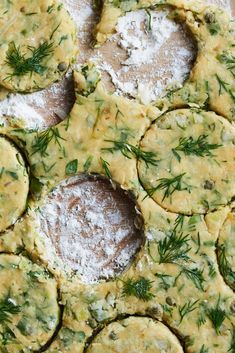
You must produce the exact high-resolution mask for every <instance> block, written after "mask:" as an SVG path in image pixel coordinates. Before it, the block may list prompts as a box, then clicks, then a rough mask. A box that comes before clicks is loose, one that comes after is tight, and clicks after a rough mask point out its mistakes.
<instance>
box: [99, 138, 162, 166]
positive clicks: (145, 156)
mask: <svg viewBox="0 0 235 353" xmlns="http://www.w3.org/2000/svg"><path fill="white" fill-rule="evenodd" d="M105 141H106V142H110V143H113V145H114V146H113V147H106V148H102V150H103V151H107V152H110V153H112V154H113V153H114V152H116V151H120V152H121V153H122V154H123V156H124V157H126V158H128V159H131V157H132V156H135V157H136V158H137V159H138V160H140V159H141V160H143V161H144V162H145V164H146V166H147V167H148V166H149V164H151V165H154V166H157V165H158V162H159V161H158V160H157V159H156V154H155V153H154V152H151V151H142V150H141V149H140V148H138V147H135V146H133V145H131V144H130V143H128V142H125V141H113V140H105Z"/></svg>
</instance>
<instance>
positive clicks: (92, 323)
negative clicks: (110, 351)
mask: <svg viewBox="0 0 235 353" xmlns="http://www.w3.org/2000/svg"><path fill="white" fill-rule="evenodd" d="M88 324H89V326H90V327H91V328H96V327H97V322H96V320H95V319H91V318H90V319H89V320H88Z"/></svg>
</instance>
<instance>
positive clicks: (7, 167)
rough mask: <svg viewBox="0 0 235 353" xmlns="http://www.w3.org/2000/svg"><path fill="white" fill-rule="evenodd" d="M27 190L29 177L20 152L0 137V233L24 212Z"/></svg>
mask: <svg viewBox="0 0 235 353" xmlns="http://www.w3.org/2000/svg"><path fill="white" fill-rule="evenodd" d="M28 190H29V177H28V173H27V168H26V165H25V162H24V160H23V158H22V156H21V154H20V152H19V151H18V150H17V149H16V148H15V147H14V146H13V145H12V144H11V143H10V142H9V141H8V140H6V139H5V138H4V137H0V201H1V202H0V232H1V231H3V230H5V229H6V228H7V227H9V226H10V225H12V224H14V223H15V221H16V220H17V219H18V218H19V217H20V216H21V214H22V213H23V212H24V210H25V208H26V202H27V197H28Z"/></svg>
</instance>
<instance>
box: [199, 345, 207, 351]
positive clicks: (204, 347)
mask: <svg viewBox="0 0 235 353" xmlns="http://www.w3.org/2000/svg"><path fill="white" fill-rule="evenodd" d="M199 353H209V349H208V348H206V346H205V345H204V344H203V345H202V346H201V349H200V352H199Z"/></svg>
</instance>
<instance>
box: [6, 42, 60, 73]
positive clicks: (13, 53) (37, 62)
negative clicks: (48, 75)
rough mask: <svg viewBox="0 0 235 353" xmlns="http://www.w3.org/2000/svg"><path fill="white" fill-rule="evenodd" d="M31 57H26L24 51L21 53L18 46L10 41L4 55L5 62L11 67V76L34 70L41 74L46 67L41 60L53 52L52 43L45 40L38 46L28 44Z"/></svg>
mask: <svg viewBox="0 0 235 353" xmlns="http://www.w3.org/2000/svg"><path fill="white" fill-rule="evenodd" d="M28 50H29V51H30V53H31V57H28V58H26V53H24V54H23V53H22V52H21V50H20V47H16V45H15V42H11V44H10V45H9V49H8V51H7V56H6V61H5V62H6V64H7V65H8V66H10V67H11V68H12V69H13V73H11V74H9V77H12V76H24V75H26V74H28V73H33V72H36V73H37V74H39V75H42V74H43V73H44V72H45V70H46V69H47V67H46V66H44V65H42V61H43V60H44V59H45V58H47V57H48V56H49V55H50V54H52V52H53V50H54V49H53V43H49V42H47V41H45V42H44V43H42V44H40V45H39V47H38V48H35V47H32V46H29V47H28Z"/></svg>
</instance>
